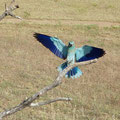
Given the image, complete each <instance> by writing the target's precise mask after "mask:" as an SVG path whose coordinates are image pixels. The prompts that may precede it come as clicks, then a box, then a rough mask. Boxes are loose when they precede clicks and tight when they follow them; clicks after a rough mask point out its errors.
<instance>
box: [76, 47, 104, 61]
mask: <svg viewBox="0 0 120 120" xmlns="http://www.w3.org/2000/svg"><path fill="white" fill-rule="evenodd" d="M104 54H105V51H104V50H103V49H101V48H97V47H92V46H88V45H84V46H83V47H81V48H77V49H76V53H75V55H76V62H81V61H87V60H92V59H96V58H99V57H102V56H103V55H104Z"/></svg>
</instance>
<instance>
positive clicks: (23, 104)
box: [0, 59, 97, 119]
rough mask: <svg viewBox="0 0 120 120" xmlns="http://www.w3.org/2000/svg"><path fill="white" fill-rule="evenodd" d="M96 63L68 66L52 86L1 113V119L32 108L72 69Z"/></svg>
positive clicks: (91, 61) (89, 62) (93, 61)
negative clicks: (34, 102) (37, 100)
mask: <svg viewBox="0 0 120 120" xmlns="http://www.w3.org/2000/svg"><path fill="white" fill-rule="evenodd" d="M95 62H97V59H95V60H89V61H85V62H78V63H75V64H73V65H70V66H68V67H67V68H66V69H64V70H63V71H62V72H61V73H59V75H58V77H57V78H56V80H55V81H54V82H53V83H52V84H51V85H48V86H46V87H44V88H43V89H41V90H40V91H39V92H37V93H35V94H34V95H33V96H31V97H29V98H28V99H26V100H24V101H23V102H21V103H20V104H19V105H17V106H15V107H13V108H11V109H9V110H6V111H4V112H1V113H0V119H2V118H3V117H6V116H8V115H11V114H14V113H15V112H18V111H20V110H22V109H24V108H26V107H29V106H31V104H32V102H33V101H35V100H36V99H38V98H39V97H40V96H42V95H43V94H45V93H47V92H48V91H49V90H51V89H53V88H55V87H57V86H59V85H60V84H61V83H62V78H63V76H64V75H65V74H66V73H67V72H68V71H69V70H70V69H72V68H73V67H75V66H78V65H88V64H92V63H95ZM47 102H48V104H49V102H52V101H47ZM38 104H39V103H38ZM40 104H43V103H40ZM44 104H45V103H44ZM32 105H34V104H32Z"/></svg>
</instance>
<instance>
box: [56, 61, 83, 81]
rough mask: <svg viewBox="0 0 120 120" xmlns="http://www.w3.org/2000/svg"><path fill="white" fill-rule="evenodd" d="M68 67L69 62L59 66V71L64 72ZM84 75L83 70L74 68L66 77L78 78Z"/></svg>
mask: <svg viewBox="0 0 120 120" xmlns="http://www.w3.org/2000/svg"><path fill="white" fill-rule="evenodd" d="M66 67H67V62H65V63H63V64H61V65H60V66H58V71H59V72H61V71H63V70H64V69H65V68H66ZM81 75H82V72H81V70H80V69H79V68H78V67H74V68H73V69H71V70H70V71H68V72H67V73H66V75H65V77H66V78H73V79H74V78H78V77H80V76H81Z"/></svg>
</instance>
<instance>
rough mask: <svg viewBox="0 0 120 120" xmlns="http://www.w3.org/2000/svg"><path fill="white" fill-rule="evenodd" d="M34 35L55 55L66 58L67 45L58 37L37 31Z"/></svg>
mask: <svg viewBox="0 0 120 120" xmlns="http://www.w3.org/2000/svg"><path fill="white" fill-rule="evenodd" d="M34 37H35V38H36V39H37V40H38V41H39V42H40V43H42V44H43V45H44V46H45V47H46V48H48V49H49V50H50V51H51V52H53V53H54V54H55V55H56V56H58V57H60V58H62V59H66V58H67V46H66V45H65V44H64V43H63V42H62V41H61V40H60V39H58V38H56V37H50V36H47V35H44V34H39V33H35V34H34Z"/></svg>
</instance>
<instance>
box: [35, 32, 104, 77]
mask: <svg viewBox="0 0 120 120" xmlns="http://www.w3.org/2000/svg"><path fill="white" fill-rule="evenodd" d="M34 37H35V38H36V39H37V40H38V41H39V42H40V43H42V44H43V45H44V46H45V47H46V48H48V49H49V50H50V51H51V52H53V53H54V54H55V55H56V56H58V57H60V58H62V59H67V61H66V62H65V63H63V64H61V65H60V66H58V71H59V72H61V71H63V70H64V69H65V68H66V67H67V66H69V65H71V64H74V63H75V62H82V61H87V60H92V59H96V58H99V57H102V56H103V55H104V54H105V51H104V50H103V49H101V48H96V47H92V46H88V45H84V46H83V47H81V48H76V47H75V44H74V42H73V41H71V42H69V44H68V46H66V45H65V44H64V43H63V42H62V41H61V40H60V39H58V38H56V37H51V36H47V35H44V34H39V33H35V34H34ZM81 75H82V72H81V70H80V69H79V68H78V67H74V68H73V69H71V70H70V71H68V72H67V73H66V75H65V77H67V78H78V77H80V76H81Z"/></svg>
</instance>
